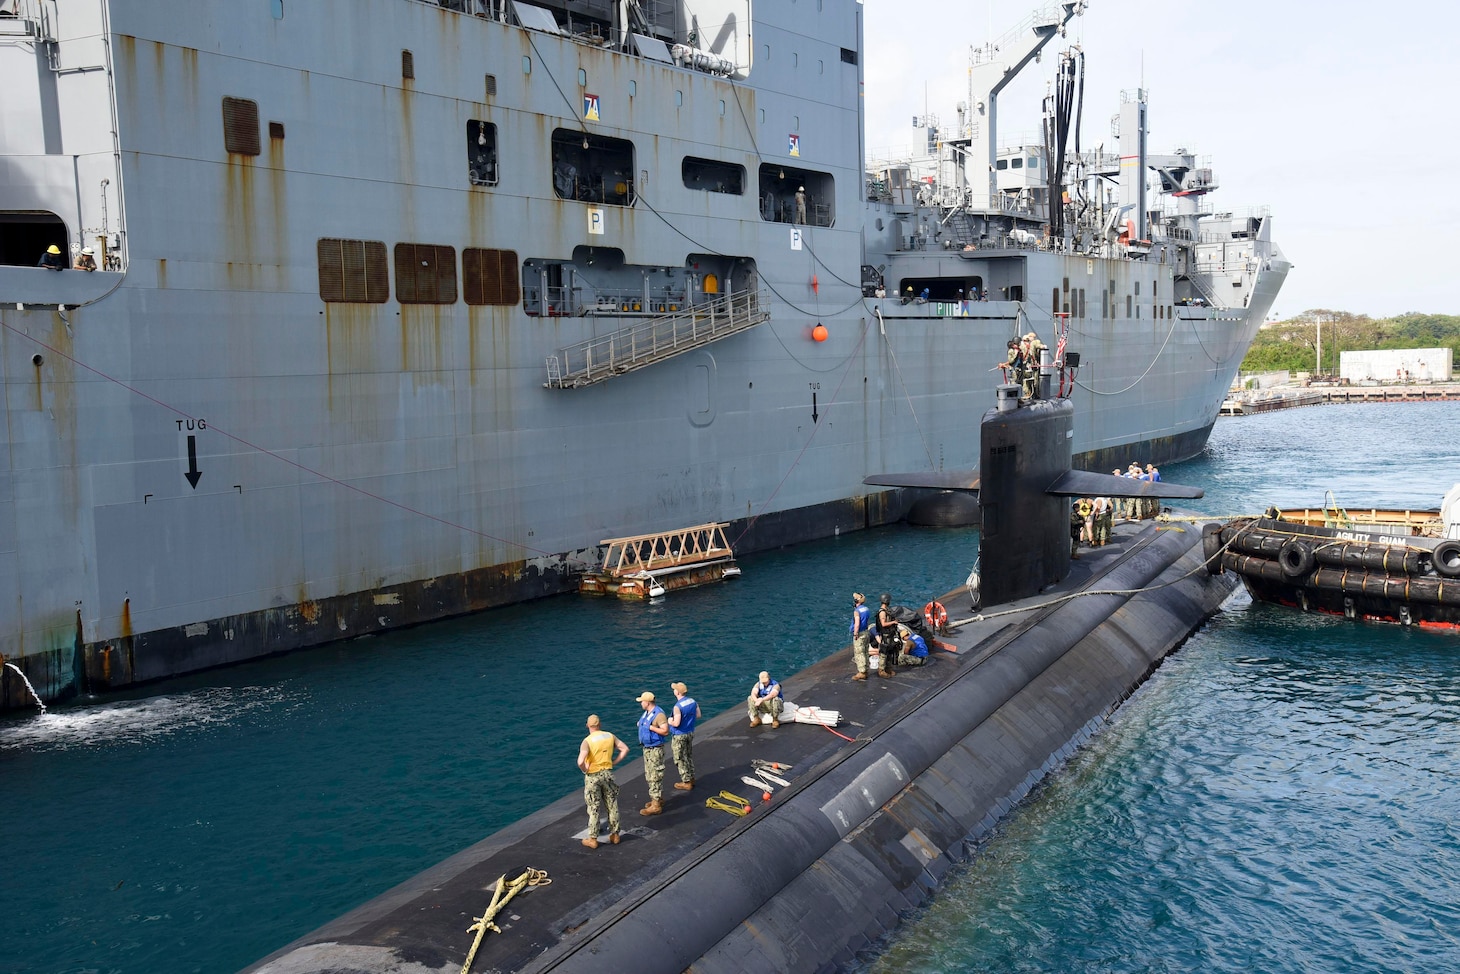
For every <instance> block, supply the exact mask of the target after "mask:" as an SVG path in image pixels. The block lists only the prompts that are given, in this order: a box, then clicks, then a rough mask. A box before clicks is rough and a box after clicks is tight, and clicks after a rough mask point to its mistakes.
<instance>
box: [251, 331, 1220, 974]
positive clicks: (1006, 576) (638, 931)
mask: <svg viewBox="0 0 1460 974" xmlns="http://www.w3.org/2000/svg"><path fill="white" fill-rule="evenodd" d="M1051 371H1052V365H1051V363H1049V362H1048V361H1047V360H1046V362H1045V363H1044V375H1043V376H1042V378H1041V389H1040V390H1038V391H1037V392H1036V395H1035V396H1034V397H1032V398H1031V399H1029V400H1026V401H1020V399H1019V387H1017V386H1006V387H1001V388H1000V390H999V393H998V396H999V398H998V401H997V405H996V406H995V408H993V409H991V410H990V411H989V412H988V413H987V414H986V415H985V416H984V418H983V422H982V426H981V435H982V445H981V449H980V461H981V467H980V469H981V471H982V478H981V479H979V478H975V477H974V476H973V474H971V473H964V474H953V473H940V474H937V475H934V476H931V477H930V476H929V475H926V474H915V475H897V474H891V475H879V476H876V477H870V478H868V483H871V484H879V485H883V484H885V485H893V486H910V487H928V486H935V487H938V488H940V489H957V490H961V491H969V492H971V491H977V492H978V494H979V502H980V505H981V507H982V508H983V519H984V529H983V537H982V541H981V550H980V561H981V569H982V589H981V593H982V605H981V606H980V608H979V610H978V612H976V613H973V614H971V615H970V616H969V617H968V618H966V619H962V620H954V621H952V622H951V623H950V625H949V628H948V629H947V630H945V631H943V632H942V633H940V635H939V646H940V649H939V650H937V651H935V652H934V653H932V654H931V658H930V664H929V665H925V666H922V667H918V668H916V669H900V670H899V671H898V673H897V674H896V676H895V677H894V678H892V679H887V680H871V681H867V682H853V681H851V680H850V676H851V673H852V668H851V664H850V659H849V654H848V653H847V652H846V651H845V650H843V651H840V652H837V653H835V654H833V655H832V656H829V657H827V658H826V659H823V660H822V661H820V662H818V663H816V664H814V665H812V666H811V667H808V668H807V669H806V670H803V671H802V672H800V673H797V674H795V675H793V676H791V677H789V678H787V679H785V680H783V681H782V684H783V686H784V687H785V689H786V694H787V696H788V697H789V698H791V702H792V703H797V702H805V703H808V704H812V703H814V704H815V705H816V706H818V707H820V708H823V709H832V708H834V709H836V710H838V711H839V712H840V714H841V715H842V718H843V721H844V723H843V724H841V725H840V729H839V730H833V729H830V728H826V727H822V726H810V725H805V724H796V723H783V724H782V726H781V727H780V728H778V729H771V728H768V727H761V728H748V727H747V726H746V721H745V719H744V716H743V715H742V714H741V713H740V712H739V710H738V709H737V710H735V711H734V712H730V713H725V714H721V715H719V716H717V717H715V718H714V719H711V720H709V721H707V722H705V723H702V724H701V727H700V730H699V732H698V733H697V734H696V741H695V761H696V765H697V766H698V768H699V777H698V779H697V780H696V782H695V787H694V789H693V790H692V791H689V792H674V791H670V792H669V793H668V795H669V797H668V798H667V799H666V802H665V807H666V811H665V813H664V814H663V815H659V816H655V817H651V818H641V817H640V816H639V815H637V814H635V813H634V811H633V810H634V809H636V808H638V806H639V803H640V800H641V799H645V798H647V793H646V790H645V786H644V782H643V778H642V765H641V764H640V763H639V762H634V763H632V764H627V765H624V766H623V767H622V768H621V769H620V770H619V772H618V778H619V782H620V785H621V788H622V792H621V795H620V804H621V807H622V809H623V810H624V816H623V819H624V825H623V832H622V842H621V843H620V844H617V845H609V844H607V843H606V842H605V843H603V844H602V845H601V846H600V847H599V848H598V849H597V850H593V851H590V850H588V849H586V848H584V847H583V845H582V844H581V843H580V841H579V840H580V839H581V838H583V837H584V836H585V835H586V830H585V828H584V823H585V814H584V808H583V800H582V797H581V795H579V794H578V793H576V792H575V793H572V794H569V795H565V796H564V797H562V798H561V799H559V800H558V801H556V802H554V803H552V804H550V805H548V806H547V807H545V808H543V809H541V810H539V811H538V812H536V813H534V814H532V815H530V816H528V817H527V818H524V819H522V820H520V821H518V822H516V823H514V824H512V825H510V826H508V827H506V828H504V829H502V830H501V831H499V832H497V833H496V834H494V835H491V836H489V837H487V838H486V839H484V840H482V841H481V842H479V843H477V844H476V845H474V846H472V847H470V848H468V849H466V850H464V851H462V852H460V853H458V854H456V855H455V856H453V857H451V858H450V859H447V860H446V861H444V862H442V863H440V864H439V865H437V866H434V867H432V868H431V869H428V870H426V871H425V872H423V873H421V874H420V875H418V876H416V877H414V878H412V879H411V880H408V881H407V882H405V883H402V884H401V885H399V886H397V887H396V888H395V889H392V890H390V891H388V892H386V893H385V894H383V895H381V896H380V897H378V898H376V899H374V900H372V901H370V902H368V903H366V904H364V905H363V906H361V907H359V908H357V909H355V910H353V911H351V912H350V913H348V914H346V915H344V916H342V917H340V918H338V919H336V920H334V921H332V922H330V923H328V924H326V925H325V926H324V927H322V928H320V929H319V930H316V931H314V932H313V933H311V934H309V935H308V936H305V937H303V938H301V939H300V940H298V941H296V942H295V943H293V944H290V945H288V946H287V947H284V948H283V949H281V950H280V951H278V952H276V953H275V954H273V955H270V956H269V957H266V958H264V959H263V960H261V961H259V962H258V963H256V964H254V965H253V966H251V967H249V968H248V969H247V970H248V971H249V972H255V974H304V972H331V974H347V972H359V974H384V972H392V974H396V972H400V974H409V972H428V971H430V972H440V971H447V970H450V971H453V972H455V971H467V970H472V971H482V972H486V971H521V972H549V971H554V972H585V974H586V972H594V974H599V972H604V971H628V970H633V971H638V972H655V971H663V972H665V974H670V972H680V971H693V972H701V974H710V972H716V974H718V972H725V974H731V972H734V974H741V972H747V971H751V972H754V971H766V972H773V971H774V972H780V971H818V972H819V971H833V970H837V969H840V968H842V967H845V966H847V965H849V964H850V963H852V962H853V961H854V960H855V959H856V958H857V957H858V955H859V954H863V953H864V952H867V951H870V950H875V948H876V945H877V943H878V941H879V940H880V939H882V938H884V937H885V936H886V935H887V934H888V933H889V932H890V931H892V930H893V929H894V928H895V927H896V926H897V925H898V923H899V922H900V918H901V917H902V915H903V914H905V913H906V912H907V911H909V910H911V909H913V908H915V907H917V906H918V905H919V904H921V903H922V902H923V901H924V900H925V899H926V898H927V897H928V896H929V895H931V893H932V891H933V890H934V889H935V888H936V887H937V886H938V885H939V883H940V882H941V881H942V880H943V878H944V877H945V876H946V875H947V874H948V873H949V871H950V870H952V869H953V868H954V867H955V865H956V864H957V863H958V862H960V861H961V860H964V859H966V858H967V857H968V856H969V855H970V854H971V852H972V848H973V844H974V843H975V842H976V841H977V840H978V839H979V838H980V837H982V836H983V835H984V834H985V833H987V832H988V831H989V830H990V829H991V828H992V827H993V826H994V824H995V823H996V822H997V821H998V820H999V819H1000V818H1001V817H1002V816H1004V815H1005V814H1006V813H1008V812H1009V810H1010V809H1011V808H1012V807H1013V806H1014V805H1015V803H1017V802H1018V801H1020V800H1021V799H1022V798H1023V797H1024V796H1025V795H1026V794H1028V792H1029V791H1030V790H1031V789H1032V788H1033V787H1034V786H1035V785H1036V784H1038V782H1039V781H1040V780H1041V779H1042V778H1044V776H1045V775H1046V774H1048V773H1049V772H1050V771H1051V770H1052V769H1053V768H1055V767H1056V766H1057V765H1058V764H1059V763H1061V762H1062V761H1064V760H1065V759H1066V758H1067V757H1068V756H1069V755H1070V754H1071V753H1072V751H1073V750H1074V749H1075V748H1076V747H1078V746H1079V745H1080V744H1081V743H1083V742H1084V741H1085V740H1086V739H1087V738H1088V737H1089V736H1090V735H1091V734H1092V733H1094V732H1095V731H1096V730H1098V729H1099V728H1100V726H1101V725H1102V724H1103V723H1104V722H1105V721H1106V720H1107V719H1108V718H1109V716H1110V715H1111V714H1112V713H1113V712H1114V710H1115V709H1116V708H1117V707H1118V706H1119V705H1120V703H1121V702H1122V701H1123V700H1124V699H1125V698H1126V697H1127V696H1129V695H1130V693H1131V692H1132V691H1133V690H1134V689H1135V688H1136V687H1137V686H1139V685H1140V684H1141V683H1142V682H1143V681H1144V680H1145V678H1146V677H1147V676H1148V675H1149V674H1150V673H1151V671H1152V670H1154V669H1155V668H1156V667H1157V666H1158V665H1159V664H1160V662H1161V660H1162V659H1163V658H1164V657H1165V656H1166V655H1167V654H1168V653H1170V652H1171V651H1172V650H1174V649H1175V648H1176V647H1177V646H1178V645H1180V643H1181V642H1182V641H1183V640H1185V639H1186V637H1187V636H1188V635H1189V634H1190V633H1191V632H1192V631H1193V630H1194V629H1195V628H1196V627H1197V626H1199V625H1200V624H1201V623H1202V622H1203V621H1204V620H1205V619H1207V618H1208V617H1209V616H1210V615H1211V614H1213V613H1214V612H1215V611H1216V610H1217V609H1218V607H1219V606H1220V605H1221V603H1222V601H1223V600H1224V599H1225V598H1226V597H1227V596H1228V595H1229V594H1230V593H1231V592H1232V591H1233V590H1234V588H1235V586H1236V580H1235V578H1234V577H1233V576H1232V575H1231V574H1230V573H1228V574H1214V573H1213V572H1211V571H1210V570H1208V568H1207V565H1208V557H1207V555H1206V553H1204V552H1203V546H1202V532H1201V530H1200V528H1198V527H1195V526H1191V525H1182V524H1153V523H1150V522H1136V523H1131V524H1121V525H1118V526H1117V528H1116V531H1115V535H1114V539H1113V541H1112V543H1111V544H1110V545H1109V546H1107V547H1103V548H1099V549H1091V550H1090V553H1089V555H1088V556H1082V557H1081V558H1080V559H1079V560H1078V561H1071V558H1070V554H1071V552H1070V540H1069V530H1068V527H1069V516H1068V511H1069V501H1068V498H1070V497H1072V496H1080V495H1086V494H1105V495H1120V496H1140V497H1152V496H1157V497H1199V496H1201V492H1200V491H1199V490H1197V489H1195V488H1190V487H1182V486H1179V485H1175V484H1169V483H1154V484H1148V483H1143V482H1138V481H1131V480H1127V479H1125V478H1121V477H1114V476H1110V475H1106V474H1096V473H1088V472H1084V471H1077V470H1072V469H1071V465H1070V460H1071V449H1070V444H1071V442H1072V439H1073V423H1074V420H1075V414H1074V408H1073V405H1072V404H1071V403H1070V402H1069V401H1068V400H1067V399H1058V398H1049V397H1048V388H1049V382H1048V376H1049V374H1050V372H1051ZM1039 391H1042V392H1043V393H1044V395H1043V396H1040V395H1039V394H1038V392H1039ZM935 480H936V481H938V482H937V483H933V482H932V481H935ZM942 601H943V602H944V603H946V604H947V606H949V607H950V608H951V609H953V610H954V614H955V615H956V614H958V612H959V611H961V610H962V609H963V607H965V606H968V600H967V596H966V595H963V594H962V591H961V589H960V590H958V591H955V592H953V593H950V594H949V595H947V596H945V597H944V598H943V600H942ZM969 611H970V612H972V610H969ZM564 760H568V758H566V757H565V758H564ZM755 762H769V763H772V764H775V765H777V766H779V768H780V769H781V770H780V771H779V775H781V776H783V780H784V781H785V782H786V784H785V785H784V786H780V785H776V786H768V788H773V790H768V791H767V792H766V793H765V795H764V796H763V795H761V794H756V793H753V792H752V791H751V790H750V789H748V788H747V786H746V785H745V784H743V783H742V777H743V776H746V775H747V774H749V773H751V772H752V768H753V765H754V763H755ZM722 790H723V791H728V792H731V793H732V794H735V795H738V796H741V797H744V798H745V799H746V804H747V805H748V806H749V807H750V808H751V811H750V812H749V813H748V814H744V815H743V816H741V817H736V816H734V815H727V814H726V812H725V811H722V810H719V809H716V808H711V807H707V806H706V804H705V798H706V796H710V797H714V796H716V795H717V793H718V792H720V791H722ZM766 796H768V797H766ZM528 875H531V876H533V877H534V880H535V881H537V880H540V879H541V878H543V877H546V878H550V880H551V883H550V884H546V885H541V884H538V885H528V886H525V887H524V889H523V892H522V894H521V895H519V896H516V897H515V898H514V899H512V900H511V901H510V902H509V903H508V905H507V907H506V908H504V909H503V910H502V911H501V912H499V913H497V914H496V916H495V920H494V925H493V926H492V927H490V928H488V929H489V931H490V932H487V933H485V935H484V937H483V938H482V939H481V941H480V943H479V944H477V941H476V937H475V934H474V932H473V931H476V930H477V929H478V926H479V918H481V917H482V916H484V915H486V913H487V911H488V905H489V904H490V903H491V902H492V901H493V899H494V893H495V892H496V891H497V889H498V884H499V877H500V878H501V879H502V882H504V883H511V882H512V880H513V879H515V878H520V877H525V876H528ZM498 898H500V897H498ZM474 945H475V946H474ZM464 965H465V966H464Z"/></svg>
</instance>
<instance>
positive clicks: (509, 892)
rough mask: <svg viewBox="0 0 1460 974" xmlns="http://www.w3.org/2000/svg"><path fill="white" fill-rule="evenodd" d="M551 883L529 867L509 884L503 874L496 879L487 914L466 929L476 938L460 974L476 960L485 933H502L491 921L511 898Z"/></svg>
mask: <svg viewBox="0 0 1460 974" xmlns="http://www.w3.org/2000/svg"><path fill="white" fill-rule="evenodd" d="M551 883H552V880H551V879H549V878H548V874H547V870H546V869H533V868H532V867H531V866H529V867H528V868H527V870H526V871H525V872H524V873H523V874H522V875H521V876H518V877H517V878H516V879H514V880H512V882H511V883H508V882H507V875H506V874H505V873H504V874H502V875H501V876H498V877H497V888H496V890H495V891H494V892H493V893H492V902H491V903H489V904H488V905H487V912H485V913H483V914H482V915H481V916H479V917H475V918H474V919H475V920H476V922H475V923H473V924H472V925H471V926H469V927H467V928H466V932H467V933H475V934H476V935H477V937H476V940H474V941H472V945H471V950H469V951H467V953H466V963H465V964H462V965H461V974H467V972H468V971H470V970H471V962H472V961H474V960H476V956H477V948H479V947H481V945H482V938H483V937H485V936H486V935H487V931H488V930H490V931H492V932H493V933H501V932H502V928H501V927H499V926H497V925H496V924H495V923H494V922H492V921H493V920H495V919H496V917H497V914H498V913H500V912H502V910H503V908H505V907H506V906H507V904H508V903H509V902H510V901H511V899H512V897H514V896H516V895H517V894H518V893H520V892H522V891H523V890H524V889H526V888H527V887H529V886H547V885H549V884H551ZM504 894H505V895H504Z"/></svg>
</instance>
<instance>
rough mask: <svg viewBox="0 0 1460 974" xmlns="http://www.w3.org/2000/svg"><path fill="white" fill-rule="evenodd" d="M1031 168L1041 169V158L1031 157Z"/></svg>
mask: <svg viewBox="0 0 1460 974" xmlns="http://www.w3.org/2000/svg"><path fill="white" fill-rule="evenodd" d="M1029 168H1030V169H1038V168H1039V157H1038V156H1030V157H1029Z"/></svg>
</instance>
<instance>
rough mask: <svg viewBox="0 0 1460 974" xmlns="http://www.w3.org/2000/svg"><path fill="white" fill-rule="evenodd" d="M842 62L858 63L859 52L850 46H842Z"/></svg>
mask: <svg viewBox="0 0 1460 974" xmlns="http://www.w3.org/2000/svg"><path fill="white" fill-rule="evenodd" d="M842 63H843V64H856V63H857V52H856V51H854V50H852V49H851V48H849V47H844V48H842Z"/></svg>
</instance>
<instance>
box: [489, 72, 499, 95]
mask: <svg viewBox="0 0 1460 974" xmlns="http://www.w3.org/2000/svg"><path fill="white" fill-rule="evenodd" d="M487 97H488V98H496V97H497V76H496V75H495V74H489V75H487Z"/></svg>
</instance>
